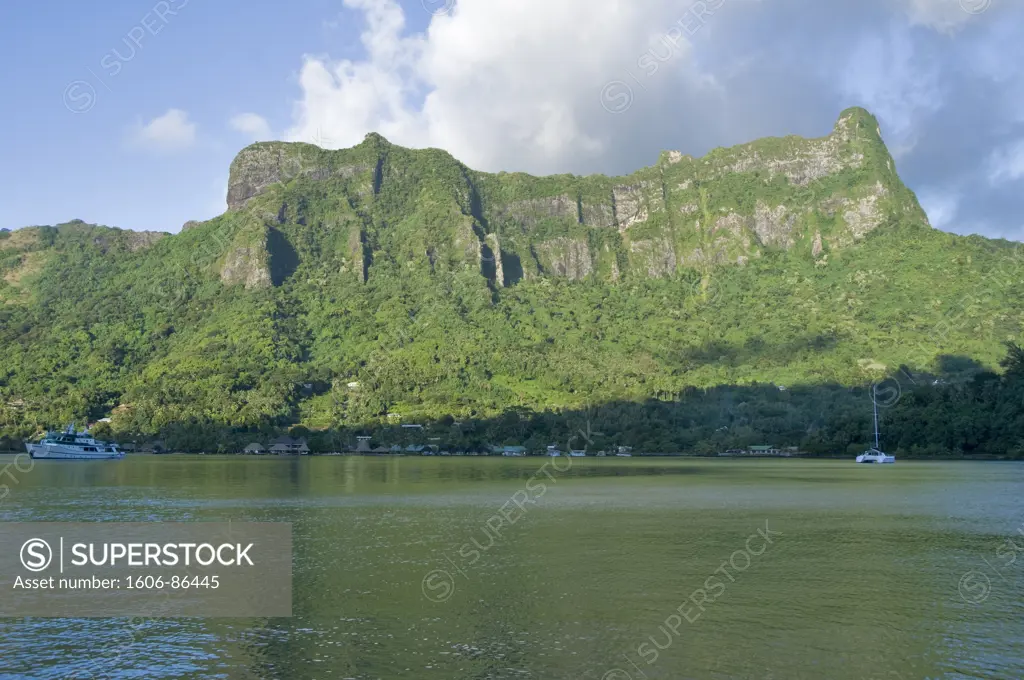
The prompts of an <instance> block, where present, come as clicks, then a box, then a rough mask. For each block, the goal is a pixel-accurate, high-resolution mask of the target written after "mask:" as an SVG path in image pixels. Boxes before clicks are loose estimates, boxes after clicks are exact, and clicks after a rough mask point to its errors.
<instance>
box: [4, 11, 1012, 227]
mask: <svg viewBox="0 0 1024 680" xmlns="http://www.w3.org/2000/svg"><path fill="white" fill-rule="evenodd" d="M1022 46H1024V3H1022V1H1021V0H833V1H830V2H820V0H818V1H816V0H706V1H705V2H698V3H694V2H693V0H681V1H680V0H647V1H646V2H643V3H638V2H625V1H624V0H458V3H457V4H456V3H455V0H422V2H421V1H420V0H410V1H408V2H396V1H395V0H333V1H328V0H291V1H290V2H288V3H266V2H258V1H252V2H245V3H243V2H240V1H239V0H218V2H212V1H211V0H160V1H156V0H118V1H116V2H108V3H83V2H71V1H63V0H62V1H57V2H38V3H5V6H4V7H3V9H0V56H2V58H3V63H4V64H5V65H6V66H5V68H4V70H3V72H2V73H0V84H2V85H3V90H2V91H3V92H5V93H7V95H8V98H7V106H6V110H5V115H4V117H3V122H4V125H2V126H0V149H2V154H0V186H2V187H3V193H2V194H0V227H8V228H16V227H20V226H26V225H30V224H54V223H58V222H63V221H67V220H69V219H72V218H81V219H84V220H86V221H88V222H96V223H101V224H109V225H111V226H119V227H122V228H131V229H156V230H161V231H172V232H173V231H177V230H178V229H179V228H180V227H181V225H182V223H184V222H185V221H186V220H189V219H208V218H210V217H212V216H214V215H216V214H218V213H219V212H221V211H223V207H224V192H225V189H226V185H227V173H228V166H229V164H230V162H231V159H232V158H233V157H234V155H235V154H236V153H237V151H238V150H239V149H241V148H242V147H243V146H245V145H246V144H248V143H250V142H251V141H253V140H254V139H255V138H274V139H290V140H295V139H302V140H306V141H318V142H319V143H321V144H322V145H324V146H331V147H335V148H337V147H342V146H350V145H351V144H354V143H357V142H358V141H359V140H360V139H361V138H362V136H363V135H364V134H365V133H366V132H368V131H371V130H374V131H379V132H381V133H382V134H384V135H385V136H386V137H388V138H389V139H391V140H392V141H393V142H396V143H400V144H405V145H408V146H417V147H422V146H436V147H441V148H445V149H447V150H449V151H451V152H452V153H453V154H454V155H455V156H456V157H458V158H460V159H461V160H463V161H465V162H466V163H468V164H469V165H471V166H473V167H477V168H480V169H485V170H502V169H504V170H526V171H530V172H535V173H549V172H577V173H590V172H610V173H624V172H629V171H631V170H633V169H636V168H637V167H640V166H642V165H646V164H650V163H651V162H653V161H654V160H655V158H656V157H657V154H658V152H659V151H661V150H663V149H679V150H681V151H683V152H685V153H691V154H694V155H701V154H703V153H706V152H707V151H708V150H709V149H710V148H713V147H714V146H718V145H730V144H737V143H742V142H744V141H749V140H750V139H754V138H756V137H760V136H766V135H785V134H802V135H813V136H820V135H823V134H826V133H828V131H829V130H830V129H831V127H832V124H833V122H834V121H835V119H836V117H837V116H838V114H839V112H840V111H841V110H842V109H843V108H845V107H846V106H850V105H862V106H865V107H867V108H868V109H869V110H871V111H872V112H873V113H875V114H876V115H878V116H879V118H880V119H881V121H882V127H883V133H884V135H885V137H886V141H887V142H888V143H889V145H890V148H891V150H892V151H893V153H894V155H895V156H896V158H897V163H898V166H899V169H900V171H901V174H902V175H903V177H904V179H905V180H906V181H907V183H908V184H909V185H910V186H911V188H913V189H914V190H915V191H917V192H918V194H919V196H920V197H921V199H922V201H923V203H924V204H925V207H926V209H928V211H929V214H930V216H931V218H932V221H933V224H935V225H936V226H938V227H940V228H943V229H947V230H950V231H956V232H959V233H971V232H976V233H983V234H985V235H989V236H1001V237H1006V238H1013V239H1017V240H1022V239H1024V210H1022V208H1024V191H1022V189H1024V184H1022V183H1024V73H1022V69H1021V68H1020V66H1019V65H1020V64H1021V63H1024V47H1022ZM655 57H657V58H655Z"/></svg>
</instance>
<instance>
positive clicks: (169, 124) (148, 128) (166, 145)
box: [131, 109, 196, 152]
mask: <svg viewBox="0 0 1024 680" xmlns="http://www.w3.org/2000/svg"><path fill="white" fill-rule="evenodd" d="M131 139H132V141H133V142H134V144H135V145H136V146H138V147H140V148H143V149H148V150H152V151H162V152H174V151H182V150H184V149H187V148H189V147H190V146H192V145H193V144H194V143H195V141H196V124H195V123H192V122H190V121H189V119H188V114H187V113H185V112H184V111H182V110H181V109H170V110H169V111H168V112H167V113H165V114H164V115H162V116H158V117H156V118H154V119H153V120H151V121H149V122H148V123H146V124H142V123H139V124H138V125H137V126H136V128H135V129H134V130H133V131H132V133H131Z"/></svg>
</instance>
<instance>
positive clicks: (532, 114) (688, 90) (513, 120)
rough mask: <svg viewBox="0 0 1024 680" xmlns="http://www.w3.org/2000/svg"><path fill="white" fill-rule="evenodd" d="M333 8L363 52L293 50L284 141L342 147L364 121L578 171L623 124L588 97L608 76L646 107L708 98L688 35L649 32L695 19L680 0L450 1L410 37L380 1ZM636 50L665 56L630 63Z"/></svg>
mask: <svg viewBox="0 0 1024 680" xmlns="http://www.w3.org/2000/svg"><path fill="white" fill-rule="evenodd" d="M750 2H751V0H733V3H734V5H735V7H722V6H721V5H722V4H723V3H722V0H713V1H711V2H708V3H706V5H707V6H708V7H717V11H716V14H715V15H714V16H712V15H710V14H709V15H707V16H705V17H703V18H702V19H703V21H706V22H710V21H715V20H718V19H719V18H720V17H719V16H718V14H719V13H722V14H724V13H725V12H726V11H727V10H733V9H734V10H737V11H739V10H740V6H741V5H744V4H749V3H750ZM344 4H345V6H346V7H348V8H350V9H359V10H362V11H363V12H364V13H365V16H366V20H367V28H366V30H365V31H364V32H363V34H362V36H361V38H362V42H363V44H364V46H365V48H366V51H367V55H368V58H367V59H366V60H364V61H352V60H342V61H338V62H330V61H328V60H325V59H321V58H316V57H306V59H305V63H304V65H303V68H302V71H301V74H300V84H301V86H302V89H303V98H302V100H301V101H300V102H299V105H298V107H297V108H298V119H297V121H296V124H295V126H294V127H293V128H292V129H291V130H290V131H289V134H288V136H289V137H290V138H291V139H302V140H309V139H311V138H312V137H313V136H314V134H315V131H316V130H318V129H319V130H322V131H323V134H324V136H326V137H328V138H330V139H331V140H332V141H333V142H335V143H336V145H338V146H351V145H353V144H356V143H358V142H359V141H361V140H362V138H363V136H364V135H365V134H366V133H367V132H369V131H371V130H372V131H377V132H380V133H381V134H383V135H384V136H385V137H387V138H388V139H390V140H391V141H394V142H396V143H399V144H403V145H406V146H415V147H423V146H436V147H441V148H444V149H446V150H448V151H450V152H451V153H452V154H454V155H455V156H456V157H458V158H460V159H461V160H464V161H466V162H467V163H469V164H470V165H473V166H475V167H480V168H483V169H495V170H496V169H528V170H532V171H535V172H546V171H564V170H565V169H566V164H567V162H568V164H569V165H571V166H572V167H574V168H575V169H577V170H585V169H586V168H587V167H588V166H589V165H591V164H593V162H594V161H595V160H596V159H599V158H601V157H602V156H604V155H605V154H607V152H608V150H609V148H610V147H612V146H614V145H615V137H616V131H617V129H619V128H621V127H622V126H623V125H624V124H625V121H624V120H623V119H622V118H620V117H616V116H615V115H613V114H610V113H608V112H607V111H606V110H605V109H604V108H603V107H602V101H601V95H602V90H603V88H604V87H605V86H606V84H608V83H609V82H610V81H613V80H621V81H622V82H624V83H629V84H630V87H632V88H633V90H634V97H636V98H637V99H639V98H640V97H641V96H643V97H644V98H645V99H646V102H645V103H644V104H643V107H644V108H645V109H646V111H648V112H649V111H651V107H652V106H655V105H656V104H657V103H658V101H659V99H662V98H664V97H667V96H671V95H672V93H677V94H681V95H683V96H685V95H687V94H690V95H693V94H695V93H697V92H707V93H708V95H707V96H711V97H713V96H714V88H713V85H714V83H713V80H712V79H710V78H707V77H706V76H702V75H701V74H700V73H699V72H698V71H697V70H696V69H695V68H694V67H693V63H692V59H691V58H690V55H691V42H690V37H689V36H688V35H687V34H686V33H685V32H683V30H682V29H677V30H676V31H675V32H673V33H672V34H671V37H672V38H674V39H675V45H674V46H673V45H672V44H671V43H666V41H665V40H664V39H663V34H665V33H666V32H669V31H670V30H671V29H672V26H673V25H674V24H675V22H677V21H679V20H681V19H686V20H688V21H690V22H691V23H690V24H688V26H689V27H690V28H693V27H694V26H695V25H696V24H694V23H693V17H692V16H690V15H689V14H688V13H687V11H686V9H687V7H688V6H689V3H680V2H679V1H678V0H649V1H648V2H643V3H630V2H623V1H622V0H561V1H559V2H551V1H550V0H460V1H459V3H458V5H457V7H456V9H455V11H454V12H453V13H452V14H451V15H443V14H442V15H438V16H435V17H434V18H433V20H432V22H431V24H430V27H429V30H428V31H427V32H426V33H425V34H419V35H412V36H409V35H405V34H404V28H405V19H404V15H403V13H402V10H401V8H400V7H399V6H398V5H397V3H395V2H394V1H393V0H345V2H344ZM698 19H700V18H698ZM648 49H654V50H655V54H656V55H657V56H659V57H665V58H667V59H668V61H669V62H670V63H669V64H668V66H666V65H665V64H662V63H658V62H654V64H653V66H651V65H648V66H646V67H642V66H640V65H638V60H639V59H640V58H641V57H642V55H644V54H645V52H647V50H648ZM648 61H651V60H648ZM655 67H657V69H658V70H659V71H660V72H652V69H653V68H655ZM634 78H635V79H637V80H640V83H639V84H638V83H637V82H636V80H634ZM644 88H646V89H644ZM612 103H613V104H614V102H612ZM668 113H670V112H668V111H665V112H663V114H668ZM673 117H674V118H676V119H677V120H678V117H677V116H675V115H673ZM633 122H634V123H635V119H634V121H633ZM620 141H626V140H625V139H621V140H620ZM648 160H649V161H653V158H650V159H648Z"/></svg>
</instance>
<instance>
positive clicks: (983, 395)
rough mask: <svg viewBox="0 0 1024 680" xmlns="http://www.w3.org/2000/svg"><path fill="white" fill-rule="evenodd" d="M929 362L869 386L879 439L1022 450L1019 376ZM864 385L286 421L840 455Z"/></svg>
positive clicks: (384, 435) (466, 445) (361, 431)
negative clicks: (356, 421) (480, 412)
mask: <svg viewBox="0 0 1024 680" xmlns="http://www.w3.org/2000/svg"><path fill="white" fill-rule="evenodd" d="M938 365H939V367H940V371H941V372H940V373H936V374H931V373H920V372H919V373H913V374H912V373H910V372H909V371H906V370H899V371H897V372H895V373H894V374H892V375H890V376H889V377H887V378H885V379H884V380H882V381H880V382H879V383H878V384H877V391H876V399H877V402H878V406H879V414H880V428H881V432H882V434H881V446H882V447H883V448H884V449H885V450H887V451H890V452H892V453H896V454H897V455H922V456H928V455H930V456H943V455H945V456H949V455H967V456H971V455H987V456H1007V455H1011V456H1017V455H1019V453H1020V449H1021V445H1020V437H1019V432H1017V430H1016V429H1014V428H1015V427H1016V426H1015V425H1014V423H1015V422H1020V421H1021V420H1024V406H1022V403H1024V400H1022V399H1021V398H1020V397H1021V396H1022V395H1024V384H1022V383H1024V381H1017V380H1004V379H1000V378H998V377H997V376H995V375H994V374H992V373H988V372H985V371H984V369H983V367H982V366H981V365H980V364H979V363H978V362H976V361H973V360H971V359H969V358H965V357H952V356H950V357H943V358H942V360H941V361H939V362H938ZM871 390H872V386H871V385H868V384H865V385H860V386H856V387H848V386H842V385H837V384H821V385H796V386H780V385H774V384H753V385H744V386H718V387H713V388H708V389H700V388H687V389H685V390H683V391H681V392H679V393H675V394H667V395H662V398H660V399H647V400H644V401H614V400H613V401H608V402H605V403H601V404H598V405H595V406H593V407H589V408H585V409H566V410H562V411H557V412H556V411H543V412H536V411H531V410H528V409H524V408H515V409H511V410H509V411H507V412H505V413H503V414H501V415H499V416H496V417H488V418H481V417H472V416H470V417H456V416H454V415H446V416H442V417H439V418H437V419H436V420H434V421H431V422H426V421H420V422H416V421H415V419H413V418H405V419H399V418H398V415H397V414H396V415H395V416H394V417H393V418H392V421H393V422H392V423H391V424H375V425H362V426H344V425H342V426H339V427H336V428H330V429H326V430H319V431H310V430H307V429H306V428H303V427H293V428H291V435H292V436H302V437H305V438H307V440H308V442H309V446H310V448H311V449H312V450H313V451H314V452H321V453H323V452H332V451H349V450H354V449H356V448H357V445H358V444H359V442H358V439H357V438H358V437H370V438H371V439H370V444H369V447H370V448H371V449H374V450H375V451H376V452H378V453H385V452H397V451H401V452H403V453H420V452H421V451H422V450H423V447H427V448H428V449H429V448H433V449H435V450H447V451H451V452H455V451H470V452H481V453H482V452H489V451H491V450H492V448H493V447H495V446H512V445H515V446H523V447H525V448H526V449H527V450H528V451H530V452H532V453H542V452H544V451H545V449H546V447H548V446H552V445H553V446H557V447H558V448H559V449H561V450H563V451H565V450H568V449H572V448H575V449H586V450H588V451H590V452H597V451H606V452H609V453H617V452H619V451H620V450H619V448H618V447H631V449H632V450H633V451H635V452H638V453H639V452H644V453H664V454H672V453H693V454H703V455H714V454H717V453H721V452H726V451H729V450H731V449H744V450H745V449H748V448H749V447H751V446H757V445H761V446H771V447H775V448H778V449H784V448H786V447H796V448H797V449H798V450H799V451H800V452H801V453H805V454H809V455H818V456H831V455H840V456H848V455H851V454H855V453H859V452H860V451H863V450H864V449H865V448H867V447H868V446H869V445H870V444H872V443H873V442H872V432H873V423H872V398H871V393H872V391H871ZM997 414H998V416H997ZM420 426H422V427H420ZM286 431H288V428H287V426H282V425H277V426H274V425H272V424H270V423H267V424H265V425H263V426H261V427H253V428H225V427H215V426H211V425H203V424H201V423H178V424H174V425H171V426H169V427H167V428H165V429H164V430H163V431H162V432H161V438H162V439H163V440H164V441H165V446H166V448H167V449H170V450H178V451H186V452H189V451H191V452H198V451H206V452H215V451H219V452H238V451H241V450H242V449H243V448H244V447H245V446H246V445H248V444H250V443H253V442H258V443H261V444H262V445H264V446H267V445H269V444H270V443H271V442H272V441H273V440H274V439H275V438H276V437H278V436H280V435H282V434H284V433H285V432H286ZM362 448H363V450H365V448H366V445H365V444H364V446H363V447H362Z"/></svg>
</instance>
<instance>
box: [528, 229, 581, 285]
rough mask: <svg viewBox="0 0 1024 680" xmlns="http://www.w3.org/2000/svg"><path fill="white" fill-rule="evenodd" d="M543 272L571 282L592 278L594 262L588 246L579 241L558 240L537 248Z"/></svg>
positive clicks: (542, 244)
mask: <svg viewBox="0 0 1024 680" xmlns="http://www.w3.org/2000/svg"><path fill="white" fill-rule="evenodd" d="M537 255H538V258H539V259H540V264H541V267H542V271H543V272H544V273H550V274H553V275H554V276H561V277H565V278H567V279H569V280H571V281H578V280H580V279H583V278H586V277H587V276H590V274H591V273H592V272H593V271H594V262H593V260H592V259H591V257H590V249H589V248H587V244H586V243H585V242H583V241H580V240H579V239H572V238H558V239H555V240H553V241H548V242H546V243H541V244H540V245H538V246H537Z"/></svg>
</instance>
